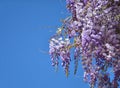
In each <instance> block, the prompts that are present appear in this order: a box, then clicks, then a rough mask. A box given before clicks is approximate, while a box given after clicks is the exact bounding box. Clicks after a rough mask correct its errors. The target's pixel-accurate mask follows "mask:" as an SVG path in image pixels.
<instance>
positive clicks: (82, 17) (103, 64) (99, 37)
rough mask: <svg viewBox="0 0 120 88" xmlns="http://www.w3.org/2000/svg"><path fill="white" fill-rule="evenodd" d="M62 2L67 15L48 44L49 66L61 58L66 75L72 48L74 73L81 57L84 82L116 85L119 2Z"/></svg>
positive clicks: (106, 87) (119, 82)
mask: <svg viewBox="0 0 120 88" xmlns="http://www.w3.org/2000/svg"><path fill="white" fill-rule="evenodd" d="M66 3H67V4H66V5H67V9H68V10H69V12H70V13H71V16H69V17H67V18H66V19H65V20H64V21H63V25H62V27H61V28H58V30H57V32H56V34H55V35H54V36H53V37H52V38H51V39H50V43H49V44H50V46H49V48H50V50H49V54H50V56H51V60H52V65H53V66H57V65H58V63H59V60H61V61H62V63H61V64H62V66H63V68H64V70H65V73H66V75H67V76H68V74H69V65H70V62H71V59H72V57H70V56H71V52H70V51H71V49H72V50H74V56H73V58H74V61H75V71H74V74H76V72H77V65H78V63H79V61H80V60H81V64H82V66H83V69H84V76H83V77H84V81H86V82H88V83H89V84H90V88H94V87H95V86H96V87H97V88H118V87H120V1H119V0H66ZM109 69H112V70H111V71H109ZM78 70H79V69H78ZM111 74H113V75H114V77H113V78H112V79H111V77H110V75H111Z"/></svg>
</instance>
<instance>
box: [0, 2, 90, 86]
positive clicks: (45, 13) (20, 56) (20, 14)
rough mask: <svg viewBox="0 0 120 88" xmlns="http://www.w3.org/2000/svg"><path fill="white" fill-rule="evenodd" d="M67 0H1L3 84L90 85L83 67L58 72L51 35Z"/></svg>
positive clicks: (0, 68)
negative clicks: (53, 56) (52, 60)
mask: <svg viewBox="0 0 120 88" xmlns="http://www.w3.org/2000/svg"><path fill="white" fill-rule="evenodd" d="M65 9H66V8H65V1H64V0H61V1H60V0H39V1H35V0H33V1H25V0H23V1H21V0H19V1H10V0H8V1H7V0H3V1H1V0H0V88H88V85H87V84H85V83H84V82H83V81H82V78H81V77H80V76H82V74H83V71H82V69H81V67H79V71H78V74H77V75H76V76H74V75H73V72H72V71H73V65H71V73H70V76H69V77H68V78H66V76H65V74H64V71H63V69H62V68H61V67H60V68H59V70H58V72H55V71H54V69H53V67H52V66H51V61H50V56H49V55H48V54H45V53H43V52H41V51H42V50H43V51H48V50H49V48H48V47H49V44H48V41H49V38H50V36H52V35H53V34H54V33H55V30H56V28H57V27H58V26H60V25H61V22H60V19H61V18H65V17H66V12H65V11H66V10H65Z"/></svg>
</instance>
